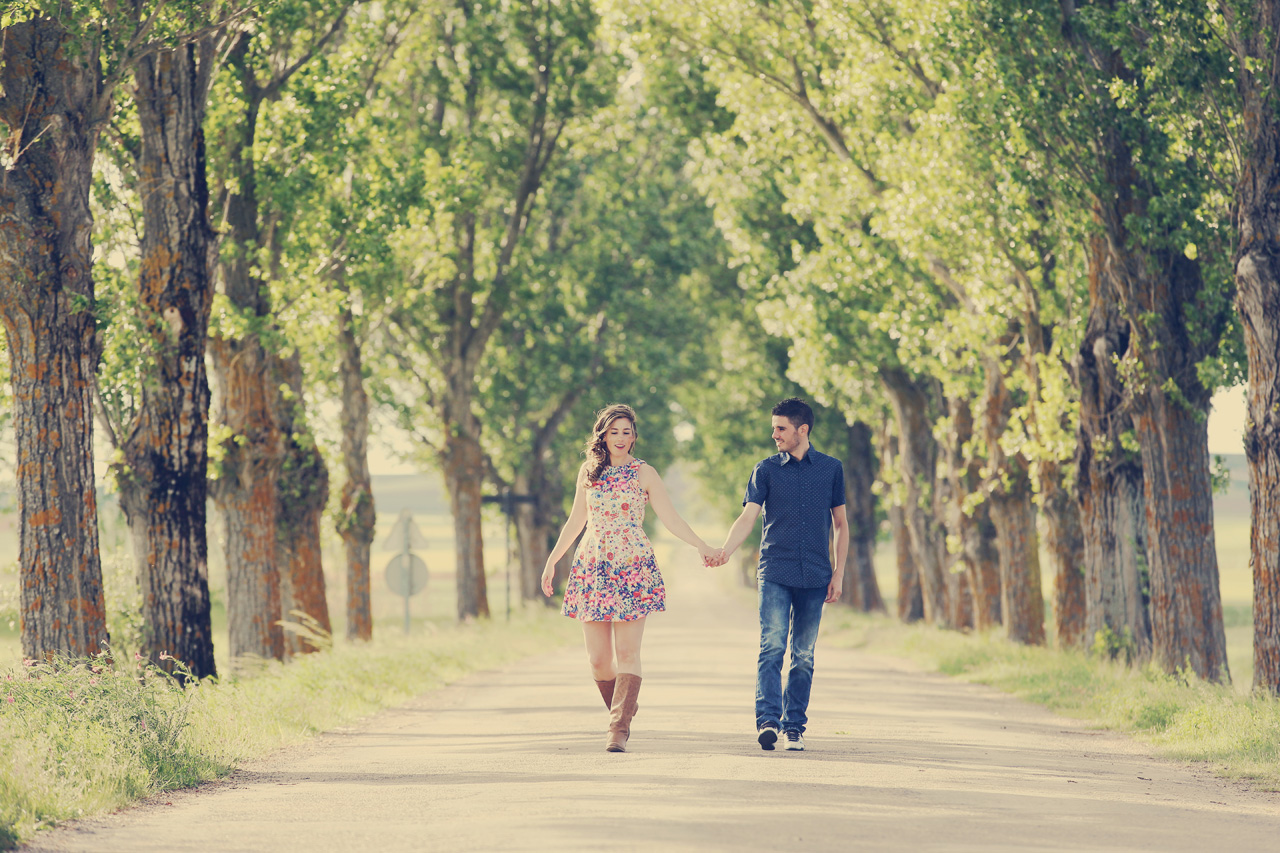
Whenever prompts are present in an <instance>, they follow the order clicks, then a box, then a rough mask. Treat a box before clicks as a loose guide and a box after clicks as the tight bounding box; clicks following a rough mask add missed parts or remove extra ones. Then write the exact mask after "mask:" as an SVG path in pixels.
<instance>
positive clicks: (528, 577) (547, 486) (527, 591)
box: [515, 454, 564, 601]
mask: <svg viewBox="0 0 1280 853" xmlns="http://www.w3.org/2000/svg"><path fill="white" fill-rule="evenodd" d="M535 455H537V454H535ZM515 489H516V493H517V494H524V495H532V496H533V502H532V503H522V504H517V505H516V538H517V540H518V543H517V544H518V546H519V548H520V594H521V595H522V596H523V597H524V599H525V600H526V601H547V600H548V599H547V598H546V597H545V596H543V594H542V584H541V580H542V569H543V568H544V567H545V566H546V564H547V557H548V555H550V553H551V548H552V547H553V545H554V543H555V537H556V531H557V530H558V528H559V524H558V523H557V519H556V518H555V517H554V516H553V512H557V511H558V510H559V507H560V505H561V503H562V501H563V497H564V494H563V487H562V486H561V485H560V483H559V482H558V481H553V480H552V479H551V478H550V477H548V476H547V470H546V466H545V463H543V462H542V461H541V460H538V461H535V462H534V463H532V464H531V466H530V471H529V473H528V474H517V475H516V478H515Z"/></svg>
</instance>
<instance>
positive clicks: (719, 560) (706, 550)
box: [698, 545, 729, 568]
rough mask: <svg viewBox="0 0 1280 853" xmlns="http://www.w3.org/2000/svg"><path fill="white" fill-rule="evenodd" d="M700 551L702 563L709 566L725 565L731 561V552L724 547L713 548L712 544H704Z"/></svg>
mask: <svg viewBox="0 0 1280 853" xmlns="http://www.w3.org/2000/svg"><path fill="white" fill-rule="evenodd" d="M698 553H699V554H700V555H701V556H702V564H703V565H704V566H706V567H708V568H711V567H714V566H723V565H724V564H725V563H727V562H729V554H728V553H727V552H726V551H725V550H724V549H723V548H712V547H711V546H710V545H703V546H702V547H701V548H699V549H698Z"/></svg>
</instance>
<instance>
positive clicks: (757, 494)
mask: <svg viewBox="0 0 1280 853" xmlns="http://www.w3.org/2000/svg"><path fill="white" fill-rule="evenodd" d="M843 488H844V487H843V486H842V487H841V490H842V491H843ZM768 497H769V475H768V474H767V473H766V472H765V468H764V463H763V462H760V463H757V464H756V467H755V468H754V469H752V471H751V479H750V480H748V481H747V494H746V496H745V497H744V498H743V499H742V505H743V506H746V505H747V504H760V506H764V502H765V499H766V498H768Z"/></svg>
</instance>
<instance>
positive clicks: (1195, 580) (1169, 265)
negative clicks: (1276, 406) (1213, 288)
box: [1100, 205, 1230, 682]
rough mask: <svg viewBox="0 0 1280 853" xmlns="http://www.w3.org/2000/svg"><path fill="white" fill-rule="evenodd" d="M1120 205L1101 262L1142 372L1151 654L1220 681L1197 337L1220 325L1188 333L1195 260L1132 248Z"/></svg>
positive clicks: (1222, 667)
mask: <svg viewBox="0 0 1280 853" xmlns="http://www.w3.org/2000/svg"><path fill="white" fill-rule="evenodd" d="M1117 207H1118V209H1116V210H1112V209H1106V210H1104V212H1103V215H1102V218H1103V221H1104V223H1106V225H1107V229H1108V235H1109V237H1108V239H1107V240H1106V241H1105V242H1103V243H1102V244H1101V245H1102V247H1104V249H1105V254H1104V255H1103V257H1102V258H1101V259H1100V260H1101V262H1102V263H1103V264H1105V265H1106V268H1107V269H1108V270H1109V272H1110V273H1111V274H1112V275H1113V276H1114V277H1115V280H1118V281H1121V282H1123V289H1122V290H1120V291H1119V292H1120V295H1121V297H1122V298H1121V304H1123V305H1124V306H1125V308H1126V310H1127V311H1128V312H1129V315H1130V316H1129V318H1128V322H1129V325H1130V329H1131V334H1132V336H1133V337H1131V339H1130V350H1131V352H1130V354H1129V356H1128V357H1127V359H1128V360H1130V361H1133V362H1136V363H1137V364H1138V365H1140V366H1141V368H1142V370H1143V373H1144V374H1145V376H1144V380H1143V384H1142V386H1141V387H1140V388H1135V389H1132V390H1131V392H1130V393H1131V398H1132V407H1133V408H1132V411H1133V425H1134V429H1135V431H1136V433H1137V439H1138V446H1139V448H1140V451H1141V455H1142V469H1143V486H1144V488H1143V492H1144V496H1145V510H1146V522H1147V541H1146V552H1147V561H1148V570H1149V577H1150V581H1149V584H1150V585H1149V589H1150V614H1151V641H1152V653H1153V655H1154V657H1155V660H1156V662H1157V663H1158V664H1159V665H1160V666H1161V667H1162V668H1163V669H1164V670H1165V671H1166V672H1176V671H1177V670H1179V669H1182V668H1185V667H1188V666H1189V667H1190V668H1191V669H1192V670H1193V671H1194V672H1195V673H1196V675H1198V676H1199V677H1201V678H1204V679H1208V680H1211V681H1224V682H1225V681H1229V680H1230V673H1229V671H1228V669H1227V647H1226V633H1225V630H1224V628H1223V624H1222V599H1221V594H1220V591H1219V585H1218V555H1217V549H1216V547H1215V544H1214V533H1213V482H1212V478H1211V477H1210V474H1209V446H1208V441H1209V437H1208V430H1207V427H1206V420H1207V415H1208V411H1209V401H1210V397H1211V395H1210V393H1209V391H1208V389H1207V388H1205V387H1204V386H1203V385H1202V384H1201V382H1200V380H1199V376H1198V373H1197V365H1198V363H1199V361H1200V359H1201V358H1203V357H1205V356H1206V355H1209V354H1210V353H1211V351H1212V349H1213V348H1212V347H1206V345H1204V344H1202V343H1197V335H1207V336H1208V337H1210V338H1214V335H1215V334H1217V333H1220V330H1217V331H1216V332H1215V330H1214V329H1213V325H1212V324H1213V323H1214V319H1215V318H1214V316H1213V315H1212V314H1211V313H1209V312H1207V311H1206V313H1205V315H1204V316H1202V317H1199V318H1197V319H1198V322H1202V323H1205V324H1206V325H1207V326H1208V328H1207V329H1206V328H1201V329H1200V330H1198V331H1197V332H1195V333H1193V331H1192V330H1191V329H1190V328H1189V327H1188V325H1187V323H1188V320H1187V317H1186V312H1187V311H1188V310H1196V311H1199V310H1200V305H1201V301H1200V300H1201V299H1202V298H1203V296H1204V293H1203V291H1204V289H1205V287H1206V285H1205V283H1204V281H1203V279H1202V277H1201V273H1200V266H1199V264H1198V262H1195V261H1192V260H1190V259H1189V258H1187V257H1186V256H1185V254H1183V253H1182V252H1180V251H1179V252H1170V251H1168V250H1166V249H1160V250H1157V251H1154V252H1152V251H1148V252H1143V253H1139V252H1137V251H1134V250H1131V249H1130V248H1129V245H1128V235H1127V233H1126V231H1125V230H1124V229H1125V227H1126V226H1125V225H1124V224H1123V217H1122V215H1121V214H1122V212H1123V211H1124V210H1126V209H1127V208H1125V207H1123V206H1119V205H1118V206H1117ZM1135 315H1136V316H1135ZM1151 318H1155V320H1154V322H1153V321H1152V319H1151ZM1214 340H1215V346H1216V338H1214Z"/></svg>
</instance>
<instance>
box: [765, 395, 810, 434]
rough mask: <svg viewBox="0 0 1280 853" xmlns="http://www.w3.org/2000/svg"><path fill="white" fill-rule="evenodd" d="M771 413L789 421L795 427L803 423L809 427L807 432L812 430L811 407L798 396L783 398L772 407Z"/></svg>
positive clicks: (798, 427)
mask: <svg viewBox="0 0 1280 853" xmlns="http://www.w3.org/2000/svg"><path fill="white" fill-rule="evenodd" d="M773 414H774V415H776V416H778V417H780V418H786V419H787V420H789V421H791V425H792V426H793V427H795V428H796V429H800V426H801V425H802V424H804V425H807V426H808V427H809V432H811V433H812V432H813V409H811V408H809V404H808V403H806V402H805V401H804V400H801V399H800V398H799V397H788V398H787V399H785V400H783V401H782V402H781V403H779V404H778V405H776V406H774V407H773Z"/></svg>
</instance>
